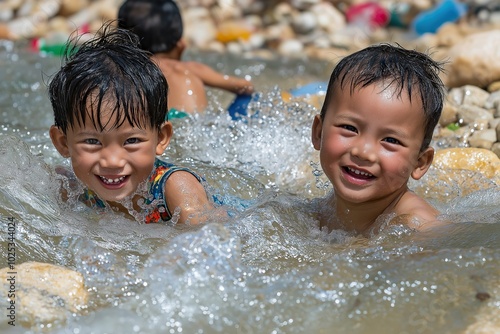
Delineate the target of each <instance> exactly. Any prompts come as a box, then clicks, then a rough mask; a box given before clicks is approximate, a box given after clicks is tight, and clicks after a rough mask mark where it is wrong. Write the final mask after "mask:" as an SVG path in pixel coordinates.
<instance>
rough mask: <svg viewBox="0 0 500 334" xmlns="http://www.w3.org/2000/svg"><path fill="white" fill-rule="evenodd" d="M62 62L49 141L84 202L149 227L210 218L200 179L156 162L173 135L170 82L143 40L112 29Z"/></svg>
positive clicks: (53, 88)
mask: <svg viewBox="0 0 500 334" xmlns="http://www.w3.org/2000/svg"><path fill="white" fill-rule="evenodd" d="M64 62H65V64H63V66H62V67H61V69H60V70H59V71H58V72H57V73H56V74H55V76H54V77H53V78H52V80H51V82H50V84H49V97H50V102H51V104H52V108H53V110H54V118H55V125H53V126H52V127H51V128H50V138H51V140H52V143H53V144H54V146H55V148H56V149H57V151H58V152H59V153H60V154H61V155H62V156H63V157H65V158H70V159H71V166H72V169H73V171H74V174H75V175H76V178H77V179H78V180H79V181H80V182H81V183H83V185H84V187H85V190H84V194H83V196H82V200H83V201H84V202H85V203H86V204H87V205H88V206H90V207H97V208H106V207H110V208H112V209H113V210H115V211H119V212H123V213H125V214H129V215H132V216H134V217H135V218H136V219H137V217H138V215H137V214H136V213H140V215H139V217H140V218H142V219H141V220H143V221H144V222H146V223H151V222H160V221H169V220H173V221H174V222H175V221H176V220H178V222H180V223H186V222H187V223H190V224H196V223H199V222H202V221H203V220H204V219H206V218H207V216H206V215H205V213H207V212H209V211H210V210H211V209H213V204H212V203H211V202H210V201H209V199H208V198H207V194H206V192H205V189H204V187H203V185H202V184H201V181H202V178H201V177H200V176H198V175H197V174H196V173H194V172H193V171H190V170H189V169H187V168H182V167H178V166H175V165H173V164H170V163H168V162H165V161H163V160H160V159H159V158H157V155H161V154H162V153H163V152H164V150H165V149H166V148H167V146H168V144H169V141H170V139H171V137H172V124H171V123H170V122H168V121H166V114H167V93H168V84H167V81H166V80H165V77H164V75H163V73H162V72H161V70H160V69H159V68H158V66H157V65H156V64H155V63H154V62H152V61H151V59H150V57H149V53H148V52H146V51H144V50H142V49H141V48H140V47H139V40H138V38H137V36H136V35H134V34H132V33H131V32H129V31H127V30H123V29H116V30H112V29H111V28H110V26H107V27H105V28H104V29H102V34H101V35H96V37H94V38H92V39H91V40H89V41H87V42H85V43H83V44H81V45H76V44H75V45H73V46H70V47H69V49H68V52H67V54H66V56H65V58H64ZM142 189H143V190H142ZM179 209H180V213H177V214H175V215H174V211H178V210H179ZM172 218H174V219H172Z"/></svg>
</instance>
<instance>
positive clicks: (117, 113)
mask: <svg viewBox="0 0 500 334" xmlns="http://www.w3.org/2000/svg"><path fill="white" fill-rule="evenodd" d="M132 106H133V109H134V110H132ZM127 108H128V110H127ZM82 115H84V117H85V119H84V120H83V121H84V123H85V124H87V123H90V124H92V125H93V126H94V127H95V128H96V129H100V128H101V127H103V129H102V130H110V129H112V128H115V127H119V126H121V125H122V124H127V125H131V126H132V127H135V126H137V127H140V128H147V127H148V126H149V123H148V122H147V121H146V110H144V109H143V108H142V104H140V103H133V102H132V101H129V104H128V105H125V104H124V103H123V101H118V99H117V98H115V97H114V96H111V94H106V95H105V96H104V97H103V98H102V99H100V98H99V96H98V95H97V94H95V93H94V94H91V95H90V96H89V98H88V99H87V101H86V108H85V112H84V113H80V117H81V116H82Z"/></svg>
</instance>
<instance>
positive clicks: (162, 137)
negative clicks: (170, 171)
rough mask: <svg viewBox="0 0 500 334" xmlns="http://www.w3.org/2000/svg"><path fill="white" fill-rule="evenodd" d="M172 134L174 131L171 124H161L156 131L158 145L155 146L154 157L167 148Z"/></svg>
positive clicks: (167, 122)
mask: <svg viewBox="0 0 500 334" xmlns="http://www.w3.org/2000/svg"><path fill="white" fill-rule="evenodd" d="M173 134H174V130H173V128H172V123H170V122H169V121H166V122H163V124H162V125H161V127H160V130H159V131H158V144H156V155H162V154H163V151H165V149H166V148H167V146H168V144H169V143H170V139H171V138H172V135H173Z"/></svg>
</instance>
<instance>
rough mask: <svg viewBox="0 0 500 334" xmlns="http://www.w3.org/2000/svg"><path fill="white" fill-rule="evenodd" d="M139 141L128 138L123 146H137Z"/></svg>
mask: <svg viewBox="0 0 500 334" xmlns="http://www.w3.org/2000/svg"><path fill="white" fill-rule="evenodd" d="M140 142H141V140H140V139H139V138H129V139H127V140H126V141H125V144H138V143H140Z"/></svg>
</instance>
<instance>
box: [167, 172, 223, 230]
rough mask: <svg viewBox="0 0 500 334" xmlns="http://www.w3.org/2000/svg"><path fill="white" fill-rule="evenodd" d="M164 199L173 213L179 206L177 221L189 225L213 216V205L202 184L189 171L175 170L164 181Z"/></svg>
mask: <svg viewBox="0 0 500 334" xmlns="http://www.w3.org/2000/svg"><path fill="white" fill-rule="evenodd" d="M165 197H166V198H165V200H166V202H167V205H168V209H169V211H170V212H171V213H172V214H173V212H174V210H175V209H176V208H180V209H181V212H180V218H179V221H178V222H179V223H181V224H184V223H189V224H191V225H196V224H200V223H203V222H206V221H207V220H208V219H209V218H211V217H215V216H214V210H215V208H214V206H213V204H212V203H211V202H210V201H209V200H208V197H207V193H206V191H205V188H204V187H203V185H202V184H201V183H200V182H199V181H198V179H196V177H194V176H193V175H192V174H191V173H189V172H185V171H177V172H175V173H172V175H170V177H169V178H168V180H167V181H166V182H165Z"/></svg>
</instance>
